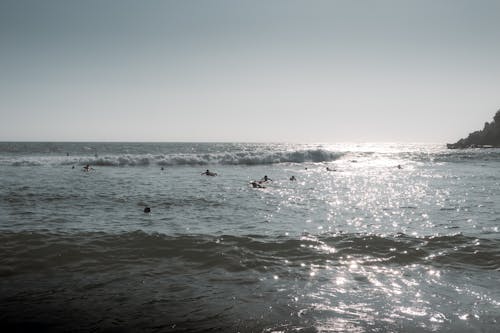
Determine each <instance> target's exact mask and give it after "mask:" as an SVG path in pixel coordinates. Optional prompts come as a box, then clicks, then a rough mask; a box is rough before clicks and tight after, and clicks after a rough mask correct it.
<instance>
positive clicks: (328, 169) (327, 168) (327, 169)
mask: <svg viewBox="0 0 500 333" xmlns="http://www.w3.org/2000/svg"><path fill="white" fill-rule="evenodd" d="M326 171H337V169H330V168H329V167H326Z"/></svg>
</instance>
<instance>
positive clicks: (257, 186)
mask: <svg viewBox="0 0 500 333" xmlns="http://www.w3.org/2000/svg"><path fill="white" fill-rule="evenodd" d="M250 184H251V185H252V187H253V188H266V187H265V186H262V185H260V182H257V181H255V180H253V181H251V182H250Z"/></svg>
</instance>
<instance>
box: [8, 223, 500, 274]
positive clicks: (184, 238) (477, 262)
mask: <svg viewBox="0 0 500 333" xmlns="http://www.w3.org/2000/svg"><path fill="white" fill-rule="evenodd" d="M0 244H1V245H0V247H1V249H2V252H3V253H4V255H5V257H6V258H11V259H12V260H10V263H11V266H12V267H10V269H8V270H7V271H8V272H22V270H23V269H28V270H32V269H38V268H43V267H46V268H50V267H54V266H65V265H80V264H83V263H85V264H88V261H89V260H90V259H91V260H92V261H93V265H95V266H97V267H98V268H99V269H101V268H105V267H106V266H109V265H120V264H127V265H128V264H137V265H142V264H144V263H147V262H151V261H155V260H159V259H161V260H163V259H167V258H170V259H176V260H182V261H183V262H185V263H186V264H189V265H194V267H198V268H200V269H204V268H209V267H210V268H213V267H219V268H222V269H225V270H228V271H245V270H257V271H261V270H262V271H264V270H267V269H269V268H270V269H272V268H273V267H274V268H275V269H276V270H280V269H283V268H284V266H288V267H297V268H300V267H301V265H302V264H303V263H304V262H306V263H309V264H315V265H319V266H321V265H325V266H326V265H342V262H343V260H345V258H347V257H350V258H354V259H358V260H359V263H360V264H364V265H378V264H382V263H383V264H391V265H402V266H404V265H411V264H424V265H431V266H441V267H447V268H463V267H464V266H467V267H469V268H476V269H483V270H500V243H499V241H498V240H490V239H477V238H473V237H466V236H463V235H454V236H441V237H424V238H415V237H410V236H407V235H396V236H391V237H382V236H375V235H356V234H345V235H335V236H321V237H315V236H311V237H302V238H299V239H292V238H277V239H276V238H271V237H267V236H251V235H249V236H232V235H226V236H220V237H216V236H207V235H177V236H167V235H163V234H148V233H145V232H142V231H136V232H127V233H123V234H115V235H112V234H106V233H82V234H46V233H41V232H38V233H30V232H19V233H14V232H6V233H2V234H0ZM285 263H286V264H285ZM17 266H19V267H17ZM4 273H6V272H4Z"/></svg>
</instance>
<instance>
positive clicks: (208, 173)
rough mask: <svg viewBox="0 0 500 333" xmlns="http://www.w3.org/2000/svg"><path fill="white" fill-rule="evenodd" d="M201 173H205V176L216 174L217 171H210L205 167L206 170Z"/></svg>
mask: <svg viewBox="0 0 500 333" xmlns="http://www.w3.org/2000/svg"><path fill="white" fill-rule="evenodd" d="M201 175H206V176H217V173H215V172H211V171H210V170H208V169H207V171H205V172H202V173H201Z"/></svg>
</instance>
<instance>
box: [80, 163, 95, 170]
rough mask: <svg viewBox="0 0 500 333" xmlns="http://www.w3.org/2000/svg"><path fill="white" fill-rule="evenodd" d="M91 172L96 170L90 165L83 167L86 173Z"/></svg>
mask: <svg viewBox="0 0 500 333" xmlns="http://www.w3.org/2000/svg"><path fill="white" fill-rule="evenodd" d="M90 170H94V168H92V167H91V166H90V164H87V165H86V166H84V167H83V171H84V172H89V171H90Z"/></svg>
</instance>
